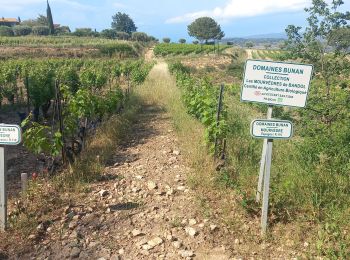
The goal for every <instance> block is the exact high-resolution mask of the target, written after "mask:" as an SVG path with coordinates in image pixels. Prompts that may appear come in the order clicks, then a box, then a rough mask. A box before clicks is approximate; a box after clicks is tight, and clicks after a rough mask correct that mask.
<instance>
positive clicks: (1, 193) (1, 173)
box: [0, 124, 21, 231]
mask: <svg viewBox="0 0 350 260" xmlns="http://www.w3.org/2000/svg"><path fill="white" fill-rule="evenodd" d="M20 142H21V128H20V127H19V126H18V125H5V124H0V145H5V146H3V147H0V229H1V230H2V231H5V229H6V225H7V190H6V179H7V168H6V145H17V144H19V143H20Z"/></svg>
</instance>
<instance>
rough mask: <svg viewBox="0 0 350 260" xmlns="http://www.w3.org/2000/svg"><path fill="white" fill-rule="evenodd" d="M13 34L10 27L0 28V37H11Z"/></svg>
mask: <svg viewBox="0 0 350 260" xmlns="http://www.w3.org/2000/svg"><path fill="white" fill-rule="evenodd" d="M13 35H14V33H13V31H12V28H11V27H8V26H0V36H13Z"/></svg>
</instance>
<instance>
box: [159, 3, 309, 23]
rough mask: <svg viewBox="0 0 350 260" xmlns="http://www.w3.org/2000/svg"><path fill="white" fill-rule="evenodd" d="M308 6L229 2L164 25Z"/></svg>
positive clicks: (294, 9) (172, 20) (291, 9)
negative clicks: (203, 18)
mask: <svg viewBox="0 0 350 260" xmlns="http://www.w3.org/2000/svg"><path fill="white" fill-rule="evenodd" d="M309 4H310V0H230V1H229V2H228V3H227V4H226V6H224V7H216V8H214V9H213V10H203V11H199V12H193V13H187V14H185V15H181V16H177V17H173V18H170V19H168V20H167V21H166V23H182V22H191V21H193V20H195V19H196V18H198V17H202V16H210V17H213V18H216V19H220V20H227V19H232V18H241V17H251V16H256V15H263V14H268V13H279V12H286V11H296V10H302V9H303V8H305V7H307V6H308V5H309Z"/></svg>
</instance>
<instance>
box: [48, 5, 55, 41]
mask: <svg viewBox="0 0 350 260" xmlns="http://www.w3.org/2000/svg"><path fill="white" fill-rule="evenodd" d="M46 14H47V22H48V26H49V29H50V35H53V34H55V27H54V25H53V19H52V13H51V8H50V5H49V0H47V9H46Z"/></svg>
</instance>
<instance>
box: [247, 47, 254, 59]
mask: <svg viewBox="0 0 350 260" xmlns="http://www.w3.org/2000/svg"><path fill="white" fill-rule="evenodd" d="M245 51H246V52H247V59H248V60H249V59H253V50H251V49H246V50H245Z"/></svg>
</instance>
